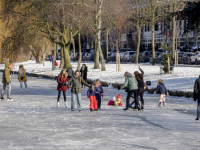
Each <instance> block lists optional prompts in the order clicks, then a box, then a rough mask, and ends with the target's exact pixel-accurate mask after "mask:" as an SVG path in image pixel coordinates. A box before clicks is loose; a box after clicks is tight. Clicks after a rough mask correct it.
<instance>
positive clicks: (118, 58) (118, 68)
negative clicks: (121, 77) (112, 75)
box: [116, 51, 121, 72]
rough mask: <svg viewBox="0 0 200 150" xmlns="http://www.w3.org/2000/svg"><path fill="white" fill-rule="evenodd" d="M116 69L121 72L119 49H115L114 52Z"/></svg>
mask: <svg viewBox="0 0 200 150" xmlns="http://www.w3.org/2000/svg"><path fill="white" fill-rule="evenodd" d="M116 71H117V72H121V66H120V55H119V51H117V54H116Z"/></svg>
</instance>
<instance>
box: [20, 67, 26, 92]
mask: <svg viewBox="0 0 200 150" xmlns="http://www.w3.org/2000/svg"><path fill="white" fill-rule="evenodd" d="M18 79H19V82H20V88H21V92H22V88H23V85H22V84H23V82H24V85H25V87H26V91H27V92H28V87H27V78H26V70H25V69H24V66H23V65H20V66H19V71H18Z"/></svg>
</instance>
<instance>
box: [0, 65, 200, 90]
mask: <svg viewBox="0 0 200 150" xmlns="http://www.w3.org/2000/svg"><path fill="white" fill-rule="evenodd" d="M57 62H58V63H59V61H57ZM83 63H85V64H86V65H87V66H88V78H89V79H92V80H94V79H100V80H102V81H106V82H108V83H115V82H118V83H123V82H124V72H125V71H129V72H131V73H133V72H134V71H139V70H138V65H135V64H132V63H128V64H121V70H122V71H121V72H116V65H115V64H114V63H108V64H106V71H103V72H102V71H101V70H100V69H93V66H94V64H93V62H83ZM20 64H24V66H25V68H26V70H27V72H32V73H37V74H45V75H50V74H51V73H52V74H53V75H58V74H59V73H60V70H61V69H59V68H57V69H56V70H55V71H51V63H50V62H49V61H47V62H46V65H45V66H43V65H42V64H36V63H35V61H28V62H23V63H15V64H14V65H15V68H16V70H18V66H19V65H20ZM77 64H78V63H77V62H72V66H73V69H74V70H76V68H77ZM139 65H140V66H141V68H142V69H143V70H144V72H145V76H144V78H145V81H148V80H150V81H152V86H151V87H150V88H154V87H156V86H157V80H158V79H163V80H164V81H165V84H166V86H167V88H168V89H170V90H180V91H193V85H194V82H195V79H196V78H198V76H199V75H200V66H198V65H180V66H179V67H177V68H174V71H173V73H172V74H171V75H165V74H160V65H156V66H152V65H151V64H148V63H143V64H139ZM3 68H4V64H0V69H3Z"/></svg>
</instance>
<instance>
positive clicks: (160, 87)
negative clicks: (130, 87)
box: [154, 79, 168, 107]
mask: <svg viewBox="0 0 200 150" xmlns="http://www.w3.org/2000/svg"><path fill="white" fill-rule="evenodd" d="M156 93H159V94H160V97H159V104H158V107H162V106H164V107H165V106H166V102H165V95H168V93H167V88H166V87H165V84H164V81H163V80H162V79H159V80H158V83H157V90H156V91H155V92H154V94H156Z"/></svg>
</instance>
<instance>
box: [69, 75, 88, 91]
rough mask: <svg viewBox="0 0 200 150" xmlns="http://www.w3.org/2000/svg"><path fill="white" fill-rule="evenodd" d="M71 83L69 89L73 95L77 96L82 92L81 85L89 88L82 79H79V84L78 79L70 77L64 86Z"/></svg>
mask: <svg viewBox="0 0 200 150" xmlns="http://www.w3.org/2000/svg"><path fill="white" fill-rule="evenodd" d="M71 82H73V84H72V88H71V92H72V93H73V94H79V93H81V91H82V88H81V83H83V84H84V85H86V86H88V87H91V86H90V85H89V84H87V83H86V82H85V80H84V79H83V78H81V83H80V82H79V79H78V78H77V77H76V76H72V78H71V79H70V80H68V81H67V83H66V84H69V83H71Z"/></svg>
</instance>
